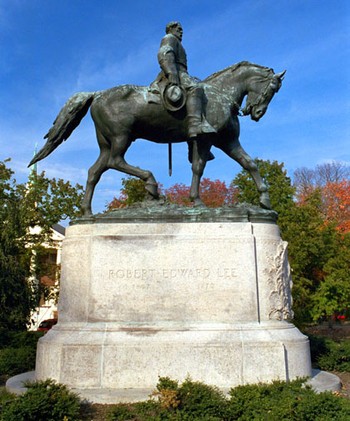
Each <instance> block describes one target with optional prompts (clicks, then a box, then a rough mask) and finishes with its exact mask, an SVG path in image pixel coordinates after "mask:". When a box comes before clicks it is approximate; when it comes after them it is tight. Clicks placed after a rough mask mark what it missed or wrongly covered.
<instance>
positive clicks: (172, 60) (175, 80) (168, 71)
mask: <svg viewBox="0 0 350 421" xmlns="http://www.w3.org/2000/svg"><path fill="white" fill-rule="evenodd" d="M175 51H176V40H175V37H174V36H172V35H166V36H165V37H164V38H163V39H162V42H161V44H160V48H159V52H158V61H159V65H160V67H161V69H162V70H163V72H164V74H165V76H166V78H167V79H168V81H169V83H171V84H174V85H179V84H180V80H179V73H178V69H177V66H176V52H175Z"/></svg>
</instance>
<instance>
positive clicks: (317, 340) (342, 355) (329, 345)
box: [309, 335, 350, 372]
mask: <svg viewBox="0 0 350 421" xmlns="http://www.w3.org/2000/svg"><path fill="white" fill-rule="evenodd" d="M309 339H310V348H311V359H312V362H313V364H314V366H315V367H318V368H320V369H321V370H326V371H339V372H350V340H344V339H342V340H340V341H335V340H332V339H329V338H324V337H322V336H313V335H309Z"/></svg>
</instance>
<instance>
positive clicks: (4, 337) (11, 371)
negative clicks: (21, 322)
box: [0, 330, 43, 376]
mask: <svg viewBox="0 0 350 421" xmlns="http://www.w3.org/2000/svg"><path fill="white" fill-rule="evenodd" d="M42 335H43V333H42V332H27V331H24V332H9V331H4V330H2V331H0V339H1V348H0V374H1V375H6V376H15V375H16V374H21V373H24V372H27V371H31V370H34V368H35V358H36V346H37V342H38V339H39V338H40V337H41V336H42Z"/></svg>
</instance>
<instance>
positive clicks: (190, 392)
mask: <svg viewBox="0 0 350 421" xmlns="http://www.w3.org/2000/svg"><path fill="white" fill-rule="evenodd" d="M178 397H179V400H180V405H179V409H180V410H181V411H182V412H184V413H186V415H188V416H191V417H193V418H192V419H196V418H197V419H208V420H209V419H210V420H220V419H222V417H224V415H225V412H226V408H225V406H226V399H225V396H224V394H223V393H222V392H221V391H220V390H219V389H218V388H216V387H214V386H208V385H206V384H204V383H201V382H194V381H192V380H190V379H186V380H185V381H184V382H183V383H182V384H181V386H180V387H179V389H178Z"/></svg>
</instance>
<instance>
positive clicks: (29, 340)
mask: <svg viewBox="0 0 350 421" xmlns="http://www.w3.org/2000/svg"><path fill="white" fill-rule="evenodd" d="M43 334H44V333H43V332H32V331H27V330H25V331H22V332H17V331H16V332H12V331H9V330H6V329H0V349H4V348H21V347H23V346H31V347H33V348H35V347H36V344H37V342H38V340H39V339H40V338H41V337H42V336H43Z"/></svg>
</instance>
